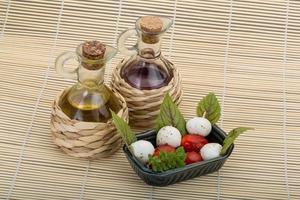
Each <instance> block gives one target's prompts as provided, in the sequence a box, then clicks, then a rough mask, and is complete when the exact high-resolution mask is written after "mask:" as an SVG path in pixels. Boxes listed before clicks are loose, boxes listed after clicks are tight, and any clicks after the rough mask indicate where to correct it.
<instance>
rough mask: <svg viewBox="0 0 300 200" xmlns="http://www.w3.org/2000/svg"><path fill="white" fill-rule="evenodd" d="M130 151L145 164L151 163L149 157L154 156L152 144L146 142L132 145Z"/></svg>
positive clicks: (139, 141) (137, 142)
mask: <svg viewBox="0 0 300 200" xmlns="http://www.w3.org/2000/svg"><path fill="white" fill-rule="evenodd" d="M130 150H131V152H132V153H133V155H134V156H135V157H136V158H137V159H139V160H140V161H141V162H142V163H144V164H146V163H147V162H148V161H149V155H153V154H154V146H153V145H152V143H151V142H149V141H146V140H138V141H136V142H134V143H132V144H131V145H130Z"/></svg>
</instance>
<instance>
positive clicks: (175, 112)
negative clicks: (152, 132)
mask: <svg viewBox="0 0 300 200" xmlns="http://www.w3.org/2000/svg"><path fill="white" fill-rule="evenodd" d="M185 124H186V121H185V119H184V117H183V115H182V114H181V112H180V110H179V109H178V107H177V105H176V104H175V103H174V102H173V100H172V98H171V96H170V95H169V94H167V95H166V96H165V98H164V100H163V102H162V104H161V106H160V112H159V115H158V117H157V119H156V130H157V131H159V130H160V129H161V128H162V127H164V126H173V127H175V128H177V129H178V130H179V132H180V133H181V135H185V134H186V128H185Z"/></svg>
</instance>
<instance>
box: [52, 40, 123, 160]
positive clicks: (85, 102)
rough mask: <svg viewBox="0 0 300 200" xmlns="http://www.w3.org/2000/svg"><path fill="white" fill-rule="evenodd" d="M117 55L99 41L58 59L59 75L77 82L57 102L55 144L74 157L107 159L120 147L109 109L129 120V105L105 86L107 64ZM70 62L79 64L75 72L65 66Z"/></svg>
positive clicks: (53, 129) (113, 50)
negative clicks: (71, 60) (76, 61)
mask: <svg viewBox="0 0 300 200" xmlns="http://www.w3.org/2000/svg"><path fill="white" fill-rule="evenodd" d="M116 52H117V50H116V49H115V48H113V47H110V46H108V45H104V44H102V43H101V42H99V41H87V42H84V43H82V44H80V45H79V46H78V47H77V49H76V52H65V53H63V54H61V55H60V56H58V58H57V59H56V71H57V72H58V73H59V74H60V75H62V76H64V77H65V78H69V79H77V80H78V83H76V84H75V85H73V86H72V87H71V88H67V89H65V90H64V91H63V92H62V93H61V94H59V95H58V97H57V98H56V99H55V101H54V103H53V106H52V115H51V123H50V127H51V131H52V135H53V139H54V142H55V143H56V144H57V145H58V146H59V147H60V148H61V149H62V150H63V151H65V152H66V153H67V154H69V155H71V156H75V157H84V158H99V157H106V156H109V155H111V154H112V153H114V152H115V151H116V150H118V148H119V147H120V145H121V139H120V136H119V135H118V134H117V133H116V129H115V127H114V126H113V124H112V120H111V116H110V111H109V109H112V110H113V111H115V112H117V114H118V115H119V116H120V117H122V118H123V119H124V120H128V110H127V105H126V102H125V100H124V98H123V97H121V96H120V95H119V94H118V93H116V92H114V91H111V90H110V89H109V88H108V87H107V86H105V85H104V83H103V81H104V66H105V63H106V62H107V61H108V60H110V59H111V58H112V57H113V56H114V55H115V54H116ZM69 59H76V60H78V61H79V66H78V67H77V68H76V69H75V70H74V71H67V70H66V68H65V66H64V64H65V62H66V61H68V60H69ZM66 102H67V103H66Z"/></svg>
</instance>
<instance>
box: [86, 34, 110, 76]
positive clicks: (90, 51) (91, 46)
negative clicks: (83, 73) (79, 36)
mask: <svg viewBox="0 0 300 200" xmlns="http://www.w3.org/2000/svg"><path fill="white" fill-rule="evenodd" d="M105 50H106V48H105V45H104V44H103V43H101V42H100V41H97V40H93V41H86V42H84V43H83V44H82V55H83V57H85V58H86V60H83V61H82V65H83V66H84V67H85V68H86V69H89V70H97V69H100V68H101V67H103V65H104V63H103V62H93V61H91V60H100V59H102V58H103V57H104V54H105ZM89 60H90V61H89Z"/></svg>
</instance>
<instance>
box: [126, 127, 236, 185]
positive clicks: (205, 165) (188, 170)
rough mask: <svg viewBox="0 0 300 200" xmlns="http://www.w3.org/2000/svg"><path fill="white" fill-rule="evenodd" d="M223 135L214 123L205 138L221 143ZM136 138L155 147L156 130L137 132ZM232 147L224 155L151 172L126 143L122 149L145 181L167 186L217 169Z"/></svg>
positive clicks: (224, 134) (224, 135)
mask: <svg viewBox="0 0 300 200" xmlns="http://www.w3.org/2000/svg"><path fill="white" fill-rule="evenodd" d="M225 137H226V133H225V132H224V131H223V130H221V129H220V128H219V127H218V126H216V125H214V126H213V127H212V131H211V133H210V134H209V135H208V136H207V137H206V138H207V139H208V141H209V142H217V143H219V144H223V141H224V139H225ZM137 139H138V140H141V139H143V140H148V141H150V142H151V143H152V144H153V145H154V147H156V131H154V130H150V131H146V132H143V133H141V134H139V135H138V136H137ZM233 148H234V145H231V146H230V147H229V149H228V151H227V152H226V154H225V155H224V156H221V157H218V158H215V159H212V160H207V161H201V162H197V163H193V164H189V165H186V166H185V167H182V168H176V169H171V170H168V171H165V172H153V171H152V170H151V169H149V168H147V167H146V166H144V165H143V164H142V163H141V162H139V161H138V160H137V159H136V158H135V157H134V156H133V155H132V154H131V153H130V151H129V150H128V148H127V146H126V145H124V146H123V151H124V153H125V155H126V157H127V159H128V161H129V163H130V165H131V167H132V168H133V170H134V171H135V172H136V173H137V175H138V176H139V177H140V178H141V179H142V180H143V181H144V182H145V183H147V184H148V185H153V186H167V185H171V184H174V183H178V182H181V181H185V180H188V179H192V178H195V177H198V176H202V175H205V174H209V173H213V172H215V171H218V170H219V169H220V168H221V167H222V166H223V165H224V163H225V162H226V160H227V158H228V157H229V156H230V154H231V153H232V151H233Z"/></svg>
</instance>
